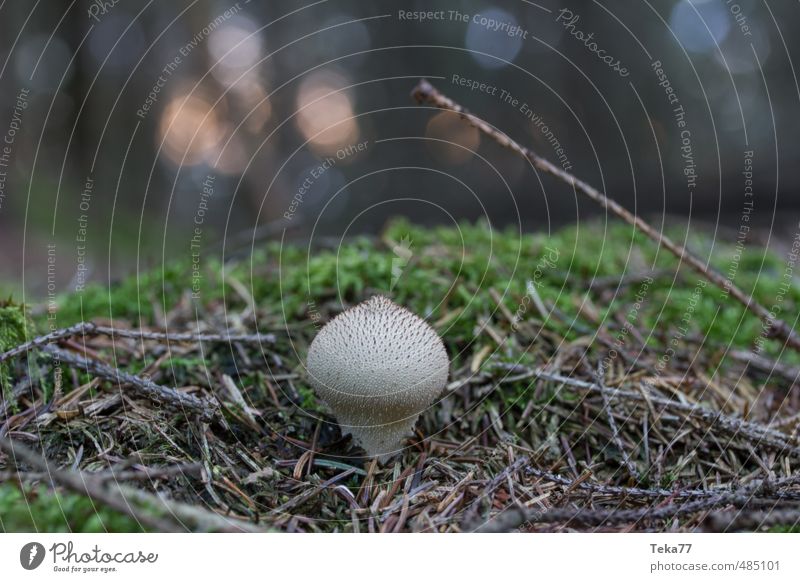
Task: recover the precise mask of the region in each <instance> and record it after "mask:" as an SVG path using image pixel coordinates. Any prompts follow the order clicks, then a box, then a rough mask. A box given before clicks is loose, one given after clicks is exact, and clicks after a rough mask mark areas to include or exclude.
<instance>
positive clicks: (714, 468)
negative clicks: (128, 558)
mask: <svg viewBox="0 0 800 582" xmlns="http://www.w3.org/2000/svg"><path fill="white" fill-rule="evenodd" d="M671 234H672V236H673V237H674V238H675V239H677V240H682V241H683V240H684V239H686V244H687V245H688V246H689V247H690V248H691V249H692V250H693V251H694V252H695V254H696V255H698V256H700V257H702V258H703V259H704V260H709V261H710V263H711V264H712V265H713V266H714V267H715V268H716V269H717V270H718V271H719V272H721V273H722V274H723V275H726V276H730V277H731V278H732V280H734V281H735V282H736V284H737V285H738V286H739V287H740V288H742V289H744V290H746V291H747V292H749V293H752V294H753V296H754V297H755V298H756V299H757V300H758V301H759V302H761V303H762V304H763V305H766V306H768V307H769V308H773V306H775V307H774V309H775V310H776V314H775V315H776V317H780V318H784V319H786V320H787V321H789V323H790V324H794V323H795V322H794V319H795V318H796V317H797V314H798V313H799V311H798V306H800V285H798V284H797V282H796V280H795V276H794V273H793V272H792V267H793V264H794V262H793V259H792V257H791V256H790V255H789V256H783V255H781V254H779V253H778V252H776V251H767V250H765V249H762V248H759V247H757V246H755V245H746V246H745V247H744V248H743V249H742V248H741V247H737V246H736V244H735V239H731V240H730V241H729V242H722V241H721V240H716V241H715V240H712V239H711V238H709V237H707V236H706V235H704V234H702V233H701V232H699V231H698V232H692V233H689V234H688V236H687V233H686V232H683V231H680V232H673V233H671ZM795 258H796V257H795ZM198 269H199V270H198ZM193 287H194V290H193ZM375 294H383V295H387V296H389V297H390V298H391V299H393V300H394V301H395V302H396V303H398V304H400V305H403V306H405V307H407V308H408V309H410V310H412V311H414V312H415V313H417V314H419V315H420V316H422V317H425V318H426V319H427V320H428V321H429V322H430V323H431V325H433V326H434V328H435V329H436V330H437V331H438V332H439V334H440V335H441V336H442V338H443V339H444V342H445V345H446V347H447V350H448V352H449V354H450V357H451V360H452V366H451V377H450V382H449V385H448V386H447V389H446V390H445V392H444V393H443V394H442V396H441V398H440V399H439V401H437V402H436V403H435V404H434V405H432V406H431V407H430V408H429V409H428V410H426V411H425V412H424V413H423V414H422V416H421V418H420V421H419V423H418V424H417V429H416V434H415V435H413V436H410V437H409V439H408V441H407V442H406V447H405V449H404V451H403V453H402V455H400V456H398V457H397V458H395V459H393V460H392V461H390V462H389V463H387V464H386V465H385V466H380V465H378V464H377V463H375V462H374V461H372V460H370V459H368V458H365V457H364V456H363V455H364V453H363V451H361V450H360V449H359V448H358V447H357V446H356V445H354V443H353V442H351V440H350V439H349V437H346V438H343V437H342V434H341V431H340V429H339V427H338V425H337V424H336V421H335V419H334V418H333V417H332V416H331V415H330V413H329V412H328V411H327V410H326V409H325V407H324V406H323V405H322V404H321V403H320V402H319V401H318V399H317V397H316V396H315V394H314V392H313V390H312V389H311V388H310V386H309V384H308V382H307V380H306V375H305V369H304V365H303V364H304V360H305V354H306V351H307V347H308V345H309V343H310V341H311V340H312V339H313V337H314V335H315V334H316V332H317V331H318V329H319V327H320V326H321V325H323V324H324V323H325V322H326V321H328V320H329V319H330V318H331V317H333V316H335V315H336V314H337V313H339V312H341V311H342V310H343V309H344V308H346V307H349V306H352V305H354V304H356V303H358V302H360V301H362V300H364V299H366V298H369V297H370V296H372V295H375ZM56 314H57V315H56V317H55V318H50V319H48V312H47V306H42V305H30V306H27V309H26V315H23V314H22V310H21V309H20V307H19V306H17V305H16V304H14V303H13V301H8V302H6V303H5V304H2V305H1V306H0V330H1V331H0V353H2V352H6V351H7V350H11V349H12V348H14V347H15V346H17V345H19V344H23V343H24V342H25V341H26V340H30V339H31V338H33V337H37V336H41V334H46V333H47V332H48V331H50V330H51V328H52V327H54V323H57V325H55V327H57V328H58V329H62V328H68V327H69V326H73V325H75V324H80V323H81V322H91V325H83V326H80V325H79V326H78V327H74V328H72V329H71V330H69V331H68V332H64V333H62V334H57V335H58V337H52V338H49V339H46V340H43V341H42V342H40V344H41V345H36V346H33V347H31V349H29V350H26V351H25V352H24V353H21V354H15V355H13V357H7V359H5V361H3V362H0V381H1V382H2V384H3V400H2V402H0V445H2V447H0V529H1V530H5V531H106V530H109V531H140V530H147V531H153V530H158V531H173V530H175V531H184V530H190V531H208V530H225V531H231V530H232V531H240V530H262V529H263V530H270V531H362V532H366V531H370V532H371V531H398V532H399V531H474V530H481V531H572V530H581V531H587V530H588V531H696V530H702V531H732V530H748V531H753V530H769V531H791V530H793V529H797V524H798V523H800V472H799V471H798V468H799V467H800V442H798V427H800V389H798V386H797V379H798V375H800V357H798V354H797V353H796V352H793V351H791V350H789V349H787V348H784V347H783V344H782V343H781V342H779V341H777V340H775V339H773V338H771V337H769V334H768V333H766V331H765V326H764V325H763V324H762V322H761V321H759V319H758V318H756V317H754V316H753V315H752V314H750V313H748V312H746V311H745V310H744V308H743V307H741V306H740V305H739V304H737V303H735V302H734V301H732V300H731V298H730V297H727V296H726V295H725V293H724V292H723V291H721V290H719V289H718V288H716V287H713V286H712V285H711V284H709V283H707V282H706V281H705V280H704V279H703V278H702V277H700V276H698V275H696V274H694V273H692V272H690V271H687V270H685V269H683V268H679V267H678V264H677V261H676V260H675V258H674V257H672V256H671V255H668V254H666V253H665V252H664V251H663V250H659V248H658V247H657V246H656V245H655V244H654V243H652V242H651V241H650V240H648V239H645V238H643V237H642V236H640V235H638V234H636V233H634V231H633V230H632V228H631V227H628V226H626V225H623V224H619V223H603V222H593V223H589V224H582V225H580V227H573V228H566V229H563V230H560V231H558V232H556V233H553V234H551V235H549V236H546V235H544V234H520V233H518V232H513V231H508V230H507V231H497V230H493V229H490V228H489V227H488V225H486V224H483V223H479V224H475V225H466V224H464V225H461V226H460V227H458V228H434V229H423V228H420V227H416V226H411V225H410V224H408V223H406V222H402V221H398V222H394V223H392V224H391V225H389V226H388V227H387V228H386V230H385V231H384V232H383V234H382V235H381V236H380V237H377V238H372V239H370V238H356V239H351V240H347V241H344V242H343V243H341V244H339V243H338V241H337V242H336V244H334V245H332V246H331V247H330V248H325V247H323V248H314V249H312V250H309V249H308V248H305V247H300V246H292V245H283V246H281V245H279V244H278V243H269V244H268V245H266V246H265V247H264V248H263V249H260V250H258V251H257V252H256V253H255V254H254V255H253V256H251V257H248V258H245V259H241V258H238V259H233V260H231V261H229V262H226V263H224V264H220V263H219V262H214V261H211V260H210V261H208V262H204V263H202V264H200V265H196V264H195V265H193V264H191V263H180V262H179V263H172V264H169V265H167V266H165V267H164V268H163V269H159V270H156V271H153V272H149V273H145V274H141V275H139V276H138V277H131V278H129V279H125V280H122V281H119V282H117V283H116V284H114V285H113V286H112V287H111V288H108V287H102V286H99V285H92V286H89V287H87V288H86V289H85V290H84V291H83V292H81V293H80V294H71V295H64V296H61V297H60V298H59V300H58V309H57V311H56ZM98 326H99V327H98ZM201 334H203V335H201ZM123 374H128V375H123Z"/></svg>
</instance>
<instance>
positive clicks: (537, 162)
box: [411, 79, 800, 351]
mask: <svg viewBox="0 0 800 582" xmlns="http://www.w3.org/2000/svg"><path fill="white" fill-rule="evenodd" d="M411 95H412V96H413V97H414V98H415V99H416V100H417V102H418V103H428V104H430V105H433V106H434V107H437V108H439V109H445V110H448V111H453V112H455V113H458V114H459V115H461V117H462V118H463V119H465V120H467V121H468V122H469V123H470V124H472V125H473V126H474V127H475V128H476V129H478V130H479V131H480V132H482V133H484V134H485V135H487V136H489V137H491V138H492V139H494V140H495V141H496V142H497V143H499V144H500V145H501V146H503V147H506V148H508V149H510V150H511V151H513V152H515V153H516V154H518V155H520V156H521V157H523V158H525V159H527V160H529V161H530V163H531V164H533V166H534V167H535V168H536V169H537V170H539V171H541V172H544V173H546V174H550V175H551V176H555V177H556V178H558V179H559V180H561V181H563V182H565V183H566V184H568V185H569V186H572V188H574V189H575V191H577V192H581V193H582V194H584V195H586V196H588V197H589V198H591V199H592V200H594V201H595V202H597V203H598V204H600V206H602V207H603V208H604V209H606V210H610V211H611V212H613V213H614V214H616V215H617V216H618V217H620V218H622V219H623V220H624V221H625V222H627V223H628V224H630V225H632V226H634V227H635V228H637V229H638V230H640V231H641V232H642V233H644V234H645V235H646V236H647V237H649V238H650V239H652V240H654V241H655V242H656V243H657V244H658V245H659V246H662V247H664V248H665V249H667V250H668V251H670V252H671V253H672V254H673V255H675V256H676V257H678V260H679V261H680V262H681V263H686V264H688V265H689V266H690V267H691V268H692V269H694V270H695V271H696V272H698V273H699V274H700V275H702V276H703V277H704V278H705V279H706V280H708V281H710V282H711V283H712V284H714V285H716V286H717V287H719V288H720V289H722V291H723V292H724V293H725V294H726V295H731V296H732V297H733V298H734V299H736V301H738V302H739V303H741V304H742V305H743V306H744V307H745V308H746V309H748V310H750V311H751V312H752V313H754V314H755V315H757V316H758V317H759V319H761V321H762V322H763V325H764V329H765V331H766V332H767V335H768V336H770V337H777V338H780V339H782V340H783V341H784V342H786V344H787V345H788V346H790V347H792V348H793V349H795V350H797V351H800V336H798V335H797V334H796V333H795V331H794V330H793V329H792V327H791V326H789V325H788V324H787V323H786V322H785V321H783V320H780V319H777V318H775V317H774V316H773V315H772V313H770V311H769V310H768V309H767V308H766V307H764V306H763V305H761V304H760V303H759V302H758V301H756V300H755V299H754V298H753V296H752V295H749V294H748V293H746V292H745V291H743V290H742V289H740V288H739V287H737V286H736V285H735V284H734V283H733V282H732V281H730V280H729V279H727V278H726V277H724V276H723V275H721V274H720V273H717V272H716V271H715V270H713V269H712V268H711V267H709V266H708V265H707V264H706V263H704V262H703V261H701V260H700V259H699V258H697V257H695V256H694V255H693V254H692V253H691V252H689V250H688V249H687V248H686V247H684V246H682V245H680V244H678V243H676V242H674V241H672V240H671V239H670V238H669V237H667V236H666V235H664V234H663V233H661V232H659V231H658V230H656V229H655V228H653V227H652V226H650V225H649V224H648V223H647V222H645V221H644V220H643V219H642V218H640V217H639V216H637V215H635V214H633V213H631V212H630V211H628V210H627V209H626V208H624V207H623V206H621V205H620V204H619V203H618V202H616V201H614V200H612V199H611V198H608V197H607V196H606V195H605V194H603V193H602V192H600V191H599V190H597V189H596V188H595V187H593V186H591V185H589V184H588V183H586V182H584V181H583V180H580V179H579V178H576V177H575V176H573V175H572V174H570V173H569V172H566V171H564V170H562V169H561V168H559V167H558V166H556V165H555V164H553V163H551V162H550V161H548V160H547V159H545V158H543V157H541V156H539V155H538V154H537V153H535V152H534V151H532V150H530V149H528V148H526V147H524V146H522V145H520V144H518V143H517V142H516V141H514V140H513V139H511V138H510V137H509V136H507V135H506V134H505V133H503V132H501V131H500V130H498V129H497V128H496V127H494V126H493V125H490V124H489V123H488V122H486V121H484V120H483V119H481V118H480V117H476V116H475V115H473V114H472V113H470V112H469V111H468V110H467V109H465V108H464V107H462V106H461V105H459V104H458V103H456V102H455V101H453V100H452V99H450V98H449V97H447V96H446V95H444V94H443V93H440V92H439V91H438V90H437V89H436V88H435V87H434V86H433V85H431V84H430V83H429V82H428V81H426V80H425V79H422V80H420V82H419V83H418V84H417V86H416V87H415V88H414V90H413V91H412V93H411Z"/></svg>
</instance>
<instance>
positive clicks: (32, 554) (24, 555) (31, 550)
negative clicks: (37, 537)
mask: <svg viewBox="0 0 800 582" xmlns="http://www.w3.org/2000/svg"><path fill="white" fill-rule="evenodd" d="M44 554H45V552H44V546H43V545H42V544H40V543H39V542H30V543H28V544H25V545H24V546H22V549H21V550H20V551H19V563H20V564H22V567H23V568H25V569H26V570H35V569H36V568H38V567H39V566H41V565H42V562H43V561H44Z"/></svg>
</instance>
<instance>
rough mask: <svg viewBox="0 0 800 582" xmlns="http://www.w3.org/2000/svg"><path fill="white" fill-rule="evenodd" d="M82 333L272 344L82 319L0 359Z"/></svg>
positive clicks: (257, 338) (264, 339) (269, 337)
mask: <svg viewBox="0 0 800 582" xmlns="http://www.w3.org/2000/svg"><path fill="white" fill-rule="evenodd" d="M79 335H80V336H85V335H106V336H109V337H118V338H127V339H136V340H140V341H147V340H155V341H172V342H218V343H234V342H245V343H274V342H275V336H274V335H273V334H271V333H270V334H263V333H262V334H258V333H256V334H246V335H227V334H220V333H164V332H158V331H145V330H143V329H116V328H113V327H106V326H102V325H96V324H94V323H92V322H83V323H78V324H75V325H72V326H70V327H65V328H62V329H57V330H55V331H52V332H50V333H48V334H45V335H41V336H39V337H36V338H33V339H32V340H30V341H28V342H25V343H24V344H21V345H18V346H16V347H15V348H12V349H10V350H8V351H7V352H3V353H0V362H4V361H6V360H8V359H9V358H13V357H14V356H18V355H20V354H24V353H25V352H27V351H29V350H31V349H33V348H40V347H42V346H46V345H48V344H52V343H55V342H57V341H59V340H62V339H65V338H70V337H75V336H79Z"/></svg>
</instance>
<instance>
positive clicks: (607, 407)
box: [597, 362, 639, 481]
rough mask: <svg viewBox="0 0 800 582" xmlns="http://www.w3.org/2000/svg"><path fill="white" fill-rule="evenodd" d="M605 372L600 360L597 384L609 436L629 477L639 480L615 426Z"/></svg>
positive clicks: (634, 466) (637, 472)
mask: <svg viewBox="0 0 800 582" xmlns="http://www.w3.org/2000/svg"><path fill="white" fill-rule="evenodd" d="M605 373H606V372H605V369H604V368H603V364H602V362H601V363H600V364H599V365H598V366H597V384H598V385H599V386H600V388H601V391H600V396H601V397H602V399H603V409H604V411H605V413H606V419H607V420H608V426H609V428H610V429H611V438H612V440H613V441H614V445H615V446H616V447H617V449H618V450H619V454H620V455H622V463H623V464H624V465H625V468H626V469H627V470H628V474H629V475H630V477H631V479H633V480H634V481H639V471H637V470H636V465H635V464H634V462H633V461H632V460H631V457H630V455H628V451H627V450H626V448H625V443H623V442H622V437H620V436H619V427H618V426H617V421H616V419H615V418H614V412H613V411H612V410H611V396H609V392H611V391H610V390H608V388H606V385H605V380H604V377H605Z"/></svg>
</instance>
